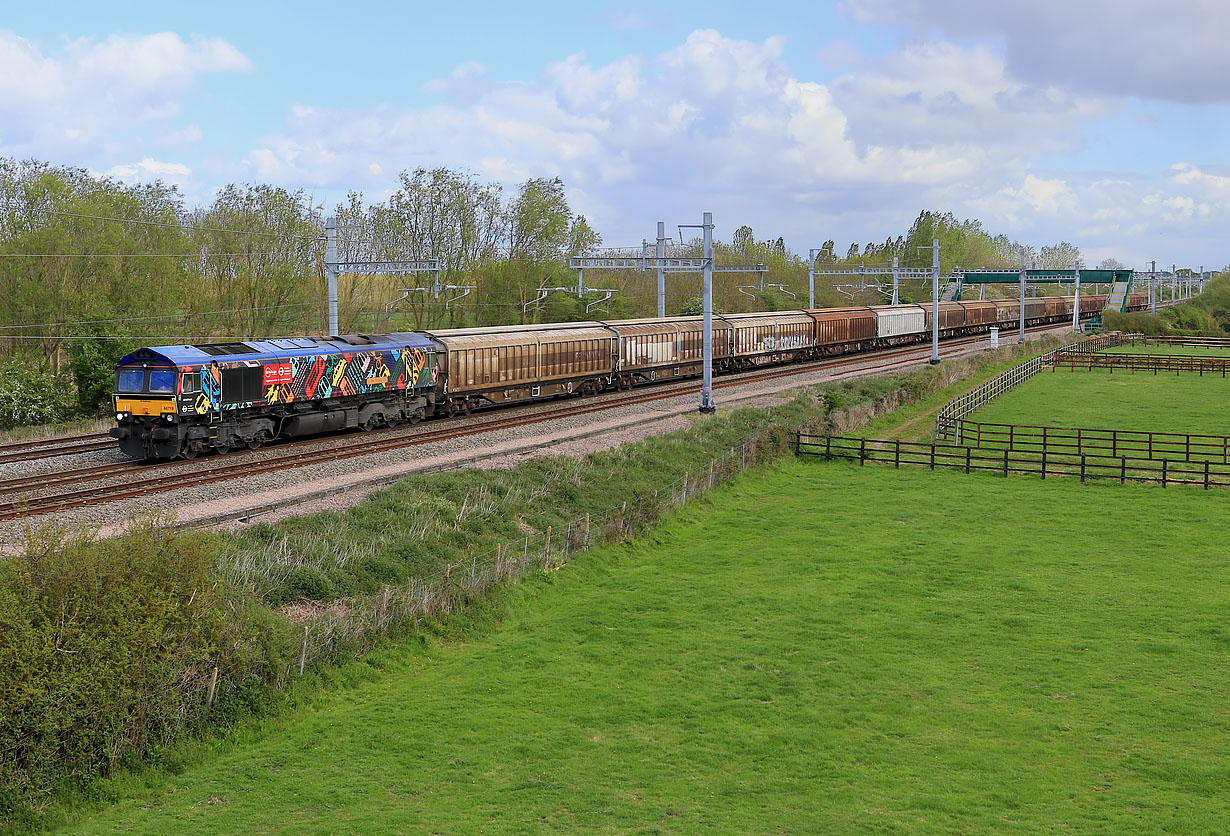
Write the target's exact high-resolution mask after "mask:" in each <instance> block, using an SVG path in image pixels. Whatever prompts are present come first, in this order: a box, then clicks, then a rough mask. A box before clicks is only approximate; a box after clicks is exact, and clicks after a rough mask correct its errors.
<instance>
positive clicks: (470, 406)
mask: <svg viewBox="0 0 1230 836" xmlns="http://www.w3.org/2000/svg"><path fill="white" fill-rule="evenodd" d="M462 411H463V412H465V414H466V415H469V414H470V413H471V412H473V411H474V399H473V398H466V400H465V405H464V406H463V407H462Z"/></svg>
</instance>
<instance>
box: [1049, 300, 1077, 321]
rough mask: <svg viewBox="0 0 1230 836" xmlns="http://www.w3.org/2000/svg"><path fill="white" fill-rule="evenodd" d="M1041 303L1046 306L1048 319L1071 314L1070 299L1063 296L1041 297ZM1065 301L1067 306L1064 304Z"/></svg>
mask: <svg viewBox="0 0 1230 836" xmlns="http://www.w3.org/2000/svg"><path fill="white" fill-rule="evenodd" d="M1042 301H1043V302H1044V303H1045V304H1046V316H1047V318H1048V319H1059V318H1060V317H1062V316H1064V315H1065V314H1070V313H1072V300H1071V299H1065V297H1063V296H1043V297H1042ZM1065 301H1066V303H1067V304H1064V303H1065Z"/></svg>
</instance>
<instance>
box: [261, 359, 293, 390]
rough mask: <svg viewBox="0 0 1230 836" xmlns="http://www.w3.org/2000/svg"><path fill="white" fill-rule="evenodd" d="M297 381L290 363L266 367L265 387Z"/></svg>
mask: <svg viewBox="0 0 1230 836" xmlns="http://www.w3.org/2000/svg"><path fill="white" fill-rule="evenodd" d="M294 379H295V372H294V370H293V369H292V368H291V366H290V363H270V364H269V365H267V366H265V383H264V385H265V386H277V385H279V384H282V383H290V382H292V381H293V380H294Z"/></svg>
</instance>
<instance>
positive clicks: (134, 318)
mask: <svg viewBox="0 0 1230 836" xmlns="http://www.w3.org/2000/svg"><path fill="white" fill-rule="evenodd" d="M324 307H325V302H324V301H320V302H296V303H294V304H287V305H262V306H258V307H254V308H222V309H220V310H216V311H199V312H198V311H186V312H184V313H180V314H157V315H150V316H126V317H113V318H111V319H83V320H78V321H76V322H37V323H31V324H24V323H23V324H21V325H0V329H5V328H71V327H73V326H77V325H109V324H113V323H117V322H143V321H147V320H151V319H187V318H188V317H192V318H193V319H195V318H197V317H202V316H220V315H223V314H236V313H247V312H249V311H277V310H290V309H291V308H322V309H323V308H324Z"/></svg>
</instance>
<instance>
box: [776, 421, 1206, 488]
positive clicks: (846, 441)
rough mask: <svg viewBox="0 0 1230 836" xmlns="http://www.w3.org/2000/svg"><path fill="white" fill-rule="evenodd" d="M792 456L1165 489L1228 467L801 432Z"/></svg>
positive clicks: (1194, 481) (1195, 481) (1198, 482)
mask: <svg viewBox="0 0 1230 836" xmlns="http://www.w3.org/2000/svg"><path fill="white" fill-rule="evenodd" d="M795 454H796V455H800V456H821V457H823V458H825V459H851V460H856V461H858V462H859V464H866V463H867V462H872V463H874V464H891V465H893V466H894V467H896V468H900V467H901V466H902V465H907V466H912V467H927V468H930V469H931V470H934V469H936V468H937V467H938V468H950V469H957V470H963V471H964V472H966V473H974V472H976V471H984V472H990V473H999V474H1002V475H1003V476H1008V474H1010V473H1030V474H1037V475H1038V476H1040V477H1041V478H1043V479H1045V478H1046V477H1047V476H1079V477H1080V480H1081V481H1082V482H1084V481H1085V480H1087V479H1113V480H1115V481H1118V482H1124V483H1126V482H1150V483H1156V484H1160V485H1161V486H1162V487H1167V486H1169V485H1195V486H1199V487H1203V488H1204V489H1205V490H1208V489H1209V488H1225V487H1230V465H1224V464H1221V463H1218V462H1210V461H1208V460H1207V459H1206V460H1204V461H1201V462H1195V461H1192V462H1184V461H1172V460H1170V459H1143V458H1138V457H1134V456H1102V455H1090V454H1087V453H1082V454H1080V455H1065V454H1056V453H1049V452H1047V451H1046V450H1042V451H1039V452H1034V451H1028V450H1009V449H1007V448H1005V449H1003V450H1001V451H997V452H992V451H991V450H989V449H985V448H977V447H968V446H963V445H956V444H936V443H934V442H932V443H925V442H915V441H882V440H877V439H870V438H855V437H849V436H818V435H804V434H802V433H800V434H799V435H798V436H797V437H796V439H795Z"/></svg>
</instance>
